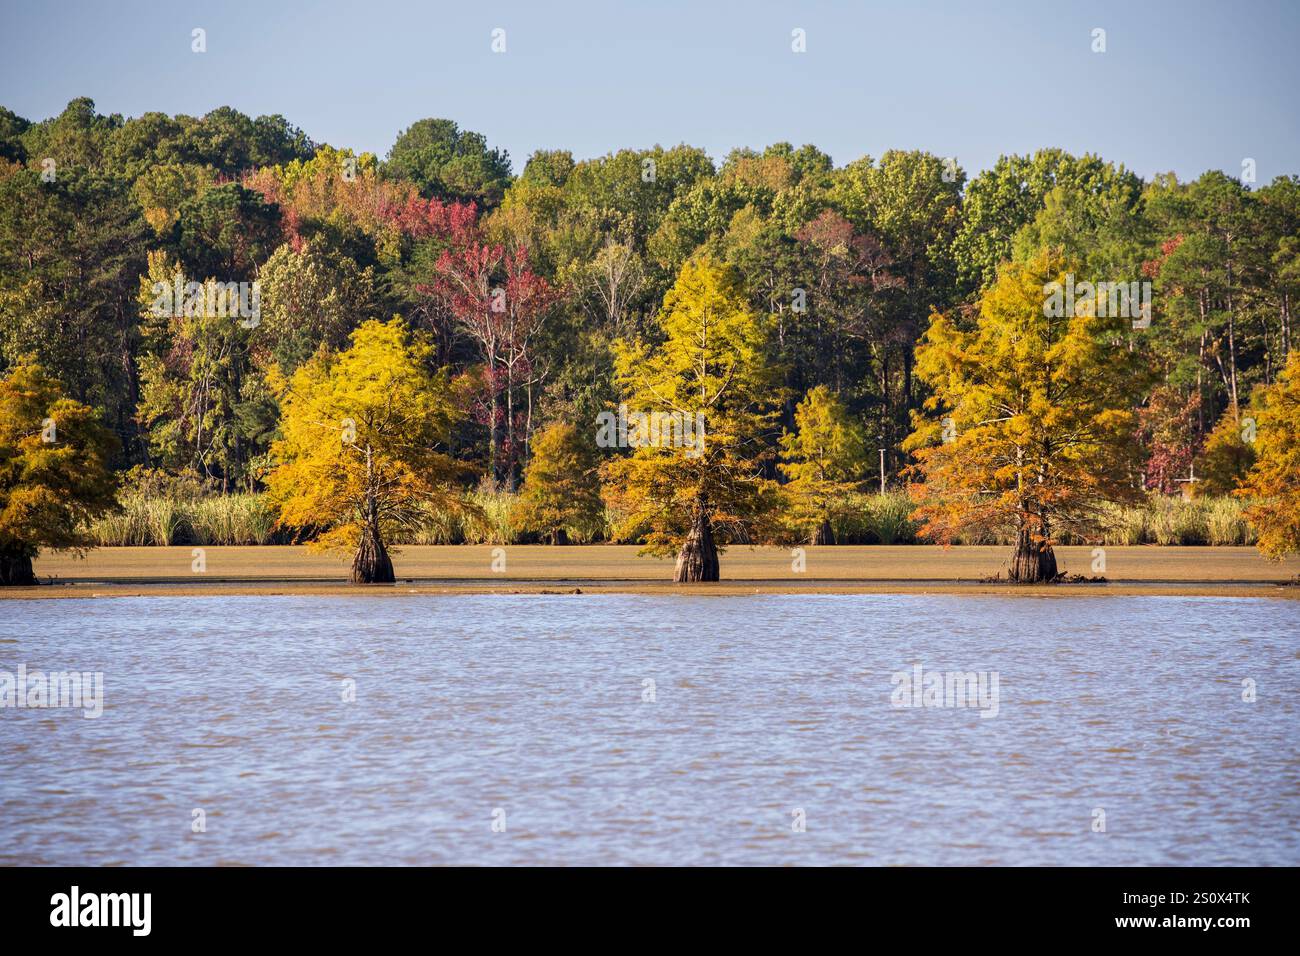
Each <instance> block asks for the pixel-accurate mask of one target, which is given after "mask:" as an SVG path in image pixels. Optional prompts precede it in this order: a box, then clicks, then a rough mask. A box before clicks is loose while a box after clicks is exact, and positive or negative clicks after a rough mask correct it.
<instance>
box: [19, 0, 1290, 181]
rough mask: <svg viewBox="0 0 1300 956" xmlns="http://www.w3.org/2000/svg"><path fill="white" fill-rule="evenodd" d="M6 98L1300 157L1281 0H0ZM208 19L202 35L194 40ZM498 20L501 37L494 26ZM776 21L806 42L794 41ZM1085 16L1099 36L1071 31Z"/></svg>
mask: <svg viewBox="0 0 1300 956" xmlns="http://www.w3.org/2000/svg"><path fill="white" fill-rule="evenodd" d="M0 11H2V12H0V104H3V105H5V106H7V107H9V108H10V109H12V110H14V111H15V112H17V113H18V114H20V115H22V116H25V117H27V118H28V119H33V120H35V119H42V118H45V117H47V116H51V115H54V114H57V113H58V112H60V111H61V110H62V108H63V107H64V105H65V104H66V103H67V101H68V100H70V99H72V98H73V97H76V96H89V97H91V98H92V99H94V100H95V103H96V105H97V107H98V108H99V110H100V112H105V113H107V112H117V113H122V114H125V115H129V116H134V115H138V114H140V113H142V112H144V111H146V110H162V111H165V112H168V113H190V114H194V115H201V114H202V113H204V112H206V111H207V110H209V109H212V108H213V107H216V106H221V105H230V106H233V107H235V108H237V109H239V110H242V111H244V112H246V113H248V114H250V115H258V114H261V113H282V114H284V115H285V116H286V117H287V118H288V119H289V120H290V121H291V122H293V123H295V124H296V125H298V126H300V127H302V128H303V129H304V130H305V131H306V132H307V134H308V135H309V136H311V137H312V138H313V139H315V140H317V141H320V142H328V143H331V144H334V145H336V146H352V147H353V148H356V149H359V150H369V151H372V152H376V153H378V154H379V155H381V156H382V155H384V154H385V153H386V152H387V150H388V147H389V145H390V144H391V143H392V141H393V139H394V137H395V136H396V134H397V133H398V131H399V130H401V129H403V128H404V127H406V126H407V125H409V124H410V123H411V122H412V121H414V120H416V119H419V118H421V117H425V116H438V117H447V118H450V119H453V120H455V121H456V122H457V123H459V124H460V125H461V126H462V127H465V128H468V129H473V130H478V131H480V132H482V133H484V134H485V135H486V136H487V138H488V140H489V142H491V143H492V144H493V145H495V146H502V147H505V148H506V149H508V150H509V151H510V155H511V158H512V159H513V160H514V164H515V169H516V171H518V170H520V169H522V168H523V164H524V161H525V160H526V158H527V157H528V155H529V153H531V152H532V151H533V150H534V149H538V148H556V147H560V148H567V149H571V150H572V151H573V153H574V155H575V156H576V157H578V158H585V157H590V156H597V155H601V154H604V153H606V152H609V151H611V150H615V149H618V148H620V147H627V146H651V145H653V144H655V143H660V144H662V145H664V146H670V145H673V144H676V143H680V142H686V143H690V144H693V145H697V146H702V147H704V148H705V149H707V150H708V151H709V153H710V154H711V155H712V156H713V157H714V158H715V159H721V158H722V157H723V156H725V154H726V153H727V151H729V150H730V149H731V148H732V147H735V146H753V147H762V146H764V145H766V144H768V143H772V142H778V141H781V140H787V141H790V142H792V143H794V144H795V145H799V144H801V143H804V142H811V143H814V144H816V145H817V146H819V147H821V148H822V149H824V150H825V151H827V152H828V153H830V154H831V156H832V157H833V158H834V159H835V162H836V164H837V165H842V164H843V163H845V162H848V161H850V160H852V159H855V158H857V157H859V156H862V155H864V154H870V155H873V156H879V155H880V154H881V153H882V152H883V151H884V150H886V149H889V148H903V149H912V148H920V149H927V150H930V151H932V152H934V153H936V154H938V155H942V156H949V155H954V156H956V157H957V159H958V161H959V162H960V163H961V164H962V166H963V167H964V168H966V169H967V170H968V171H975V170H979V169H982V168H985V167H987V166H989V165H991V164H992V162H993V161H994V160H995V159H996V158H997V156H998V155H999V154H1001V153H1011V152H1028V151H1032V150H1034V149H1036V148H1038V147H1041V146H1060V147H1062V148H1064V149H1067V150H1070V151H1071V152H1076V153H1082V152H1085V151H1090V152H1095V153H1100V154H1101V155H1102V156H1104V157H1106V158H1107V159H1112V160H1115V161H1117V162H1123V163H1125V164H1127V165H1128V166H1129V167H1130V168H1131V169H1134V170H1136V171H1137V172H1138V173H1140V174H1142V175H1144V176H1149V175H1151V174H1152V173H1154V172H1158V171H1163V170H1170V169H1172V170H1174V171H1176V172H1177V173H1178V174H1179V175H1180V176H1184V177H1186V176H1196V175H1199V174H1200V173H1201V172H1203V171H1204V170H1206V169H1208V168H1220V169H1224V170H1226V171H1228V172H1229V173H1231V174H1232V175H1237V174H1239V172H1240V168H1241V161H1242V158H1243V157H1247V156H1249V157H1253V158H1254V159H1255V160H1256V161H1257V163H1258V181H1259V182H1260V183H1261V184H1263V183H1266V182H1268V181H1269V180H1270V179H1272V178H1273V177H1274V176H1275V175H1278V174H1282V173H1300V102H1298V100H1297V95H1298V94H1300V56H1298V55H1297V49H1296V47H1297V43H1298V41H1300V2H1296V0H1249V2H1246V0H1237V2H1214V3H1211V2H1194V0H1191V2H1167V0H1127V2H1053V0H1040V2H1037V3H1031V2H994V0H986V2H979V0H969V2H959V0H950V2H938V0H914V2H903V0H898V2H887V3H886V2H856V3H850V2H842V3H825V2H823V3H817V2H794V0H786V2H769V0H736V2H709V0H694V2H685V0H682V2H678V0H670V2H659V3H651V2H640V3H636V2H632V0H593V2H585V0H584V2H571V3H566V2H563V0H552V2H543V0H526V2H495V3H492V2H482V0H463V2H458V3H444V2H437V0H433V2H430V0H423V2H418V0H348V2H318V3H307V2H294V3H277V2H274V0H258V2H242V0H241V2H230V3H214V2H208V3H186V2H174V0H173V2H153V0H126V2H103V0H100V2H59V0H48V2H42V0H0ZM194 27H203V28H205V29H206V30H207V42H208V51H207V52H206V53H204V54H201V55H200V54H195V53H192V52H191V50H190V31H191V29H192V28H194ZM496 27H501V28H504V29H505V30H506V44H507V52H506V53H505V54H494V53H492V51H491V49H490V44H491V31H492V30H493V28H496ZM795 27H800V28H802V29H804V30H806V31H807V47H808V50H807V53H805V54H801V55H800V54H794V53H792V52H791V50H790V43H791V38H790V33H791V30H792V29H794V28H795ZM1094 27H1102V28H1104V29H1105V30H1106V31H1107V35H1106V40H1107V51H1106V52H1105V53H1102V54H1095V53H1093V52H1092V51H1091V44H1092V38H1091V32H1092V30H1093V28H1094Z"/></svg>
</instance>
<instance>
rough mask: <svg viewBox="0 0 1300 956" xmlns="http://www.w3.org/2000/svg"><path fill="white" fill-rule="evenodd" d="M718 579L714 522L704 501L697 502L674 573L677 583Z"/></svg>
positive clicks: (674, 580) (674, 579)
mask: <svg viewBox="0 0 1300 956" xmlns="http://www.w3.org/2000/svg"><path fill="white" fill-rule="evenodd" d="M716 580H718V549H717V546H716V545H715V544H714V543H713V524H712V522H711V521H710V520H709V513H708V510H707V509H706V508H705V506H704V503H703V502H700V501H697V502H696V503H695V517H694V519H693V521H692V523H691V530H690V533H689V534H687V535H686V540H685V541H684V542H682V550H681V553H679V554H678V555H677V570H676V572H675V573H674V574H673V582H674V583H676V584H691V583H694V582H697V581H716Z"/></svg>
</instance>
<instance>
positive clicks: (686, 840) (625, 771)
mask: <svg viewBox="0 0 1300 956" xmlns="http://www.w3.org/2000/svg"><path fill="white" fill-rule="evenodd" d="M0 609H2V610H3V619H4V620H3V623H2V624H0V681H2V680H3V675H4V673H5V672H8V673H9V674H12V675H15V681H16V675H17V671H18V668H19V666H20V665H22V666H24V667H25V668H26V670H27V672H28V678H29V679H33V678H32V673H33V672H35V671H46V672H48V671H72V670H76V671H85V672H102V674H103V695H104V700H103V713H102V716H100V717H99V718H97V719H88V718H86V717H84V716H83V711H82V710H78V709H74V708H61V709H38V708H16V707H15V708H5V709H0V758H2V759H3V770H2V771H0V863H49V864H109V863H121V864H218V863H221V864H429V863H433V864H441V863H447V864H508V863H522V864H1009V865H1021V864H1089V865H1094V864H1095V865H1132V864H1175V865H1177V864H1211V865H1271V864H1277V865H1282V864H1285V865H1297V864H1300V762H1298V759H1297V746H1298V744H1300V613H1298V612H1300V605H1297V604H1295V603H1293V602H1291V601H1283V600H1265V599H1246V598H1230V599H1224V598H1187V597H1109V598H1077V599H1076V598H1003V597H996V596H994V597H987V596H921V595H892V596H891V595H863V596H838V595H836V596H802V595H773V596H746V597H699V598H691V597H659V596H619V595H558V596H539V595H517V596H515V595H511V596H507V595H485V596H463V595H462V596H449V597H442V596H419V597H409V598H407V597H390V598H375V597H369V598H367V597H299V598H290V597H265V598H263V597H220V598H202V597H197V598H196V597H181V598H166V597H161V598H157V597H150V598H121V599H111V600H47V601H6V602H3V603H0ZM917 664H919V665H920V667H921V678H922V679H921V685H922V687H924V686H925V684H926V680H927V678H926V675H928V674H931V673H939V674H940V676H941V677H942V676H943V673H944V672H949V671H951V672H961V673H963V674H964V673H967V672H975V674H976V677H977V678H978V679H982V680H983V681H984V684H983V687H984V690H985V696H984V697H983V698H979V697H975V698H974V699H973V700H971V699H966V700H963V699H962V697H961V691H962V686H961V685H960V682H958V684H954V685H952V687H953V699H952V703H954V704H956V703H959V702H965V703H968V704H971V706H966V707H958V706H907V707H902V706H896V705H898V704H901V703H907V704H909V705H910V704H914V703H918V702H919V703H921V704H922V705H924V703H925V697H924V696H922V695H920V694H918V695H917V696H915V697H913V696H912V693H911V692H910V691H909V690H908V689H907V685H906V684H904V683H903V681H902V678H901V677H899V676H896V675H903V674H905V675H907V677H908V679H909V680H910V679H911V678H912V677H913V676H914V675H915V674H916V671H915V670H914V667H915V665H917ZM981 672H983V673H982V674H981ZM994 678H996V684H994ZM1243 681H1253V682H1254V684H1253V688H1254V694H1255V697H1256V699H1255V700H1254V701H1253V702H1250V701H1247V700H1243V695H1245V696H1250V685H1249V684H1243ZM349 682H355V683H354V684H352V683H349ZM648 682H653V683H648ZM972 686H974V685H972ZM352 687H355V700H345V697H350V696H351V694H350V693H349V691H350V689H351V688H352ZM995 688H996V697H994V695H993V692H994V689H995ZM933 702H934V699H933V698H931V703H933ZM939 702H940V703H942V704H945V705H946V704H947V703H948V700H946V699H945V698H944V696H943V695H939ZM995 704H996V714H994V709H995V707H994V705H995ZM985 715H987V716H985ZM195 811H202V815H201V823H202V825H203V826H204V827H206V832H194V829H195V828H196V827H197V826H198V825H199V821H200V816H199V815H197V814H196V812H195ZM1102 813H1104V818H1103V816H1101V814H1102ZM1103 821H1104V826H1105V832H1094V828H1099V827H1100V825H1101V823H1102V822H1103ZM801 823H802V826H803V829H802V832H800V825H801ZM494 827H495V828H494Z"/></svg>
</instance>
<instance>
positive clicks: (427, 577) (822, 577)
mask: <svg viewBox="0 0 1300 956" xmlns="http://www.w3.org/2000/svg"><path fill="white" fill-rule="evenodd" d="M637 551H638V548H637V547H635V546H632V545H589V546H571V547H550V546H545V545H509V546H499V547H494V546H491V545H447V546H432V545H420V546H408V547H403V548H400V549H397V551H396V552H395V553H394V555H393V564H394V567H395V570H396V573H397V583H396V585H379V586H364V587H359V586H355V585H349V584H348V583H347V574H348V563H349V562H348V558H347V557H346V556H344V555H333V554H321V553H313V552H310V551H308V550H307V549H306V548H305V547H301V546H262V547H217V546H209V547H203V548H197V549H196V548H192V547H189V546H179V547H167V548H97V549H94V550H92V551H89V552H87V553H86V554H85V555H84V556H83V557H76V556H75V555H72V554H66V553H65V554H42V555H41V556H40V557H39V558H37V560H36V561H35V569H36V574H37V576H38V577H39V578H40V579H41V580H42V582H46V581H49V582H51V584H52V585H53V586H41V587H36V588H9V589H5V590H4V591H2V592H0V597H10V598H19V597H23V598H32V597H87V596H91V595H93V596H118V595H120V596H126V595H136V594H170V595H185V594H241V593H248V594H273V593H286V594H307V593H344V594H356V593H376V594H382V593H402V594H407V593H411V591H412V590H414V591H417V592H429V593H482V592H506V593H520V592H523V593H545V592H547V591H551V592H556V591H560V592H567V593H572V592H573V591H575V590H581V591H582V592H583V593H589V592H620V593H629V592H654V593H663V592H668V593H671V592H675V591H680V592H689V593H692V594H701V593H737V592H742V593H743V592H750V593H753V592H755V591H757V592H761V593H789V592H793V593H891V592H897V593H906V592H913V591H922V592H928V593H936V592H940V591H954V592H960V593H998V594H1007V593H1026V594H1034V595H1045V594H1070V595H1072V596H1077V595H1080V594H1098V595H1104V594H1135V593H1155V594H1170V595H1174V594H1178V595H1188V594H1205V595H1216V596H1222V595H1240V596H1261V595H1268V596H1278V597H1300V587H1294V586H1289V585H1290V582H1292V581H1293V579H1295V578H1296V576H1297V575H1300V557H1292V558H1289V559H1288V560H1286V561H1283V562H1280V563H1277V562H1270V561H1268V560H1266V559H1265V558H1263V557H1262V556H1261V555H1260V554H1259V553H1258V552H1257V551H1256V550H1255V549H1254V548H1234V547H1156V546H1145V547H1107V548H1105V549H1104V555H1103V554H1101V553H1098V552H1097V551H1096V550H1095V549H1093V548H1089V547H1062V548H1058V549H1057V560H1058V563H1059V565H1060V567H1061V569H1062V570H1063V571H1065V572H1067V573H1069V574H1071V575H1074V574H1078V575H1083V576H1084V577H1087V578H1093V577H1104V578H1105V579H1106V580H1105V582H1104V583H1100V582H1096V583H1094V582H1088V583H1077V584H1065V585H1035V586H1028V587H1015V586H1012V585H1008V584H1001V583H995V582H989V581H988V580H987V579H988V578H989V577H991V576H993V575H995V574H997V573H998V572H999V571H1003V572H1004V569H1005V567H1006V565H1007V562H1008V560H1009V558H1010V555H1011V549H1010V548H1006V547H997V546H988V547H985V546H961V547H953V548H948V549H946V550H945V549H943V548H941V547H937V546H932V545H871V546H858V545H844V546H822V547H814V546H809V547H805V548H802V549H799V550H798V551H795V550H792V549H780V548H749V547H735V548H732V549H730V550H728V551H727V552H726V553H725V554H724V555H723V556H722V578H723V580H722V581H721V582H719V583H717V584H705V585H690V586H682V585H673V584H672V571H673V562H672V560H671V559H665V558H654V557H648V556H640V555H638V554H637ZM1004 573H1005V572H1004Z"/></svg>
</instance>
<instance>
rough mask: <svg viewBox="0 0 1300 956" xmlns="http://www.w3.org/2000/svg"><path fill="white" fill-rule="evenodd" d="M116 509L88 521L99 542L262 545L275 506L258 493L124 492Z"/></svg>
mask: <svg viewBox="0 0 1300 956" xmlns="http://www.w3.org/2000/svg"><path fill="white" fill-rule="evenodd" d="M119 503H120V504H121V509H120V510H118V511H115V512H113V513H112V514H109V515H105V516H104V517H102V518H100V519H99V520H98V521H96V522H94V523H93V524H92V525H91V526H90V527H89V528H88V529H87V533H88V535H89V537H90V540H91V541H92V542H94V543H95V544H97V545H99V546H100V547H114V546H128V547H130V546H135V547H149V546H155V547H156V546H163V545H172V544H201V545H220V544H268V543H270V541H271V539H272V534H273V532H274V530H275V511H274V509H273V508H272V507H271V505H270V504H269V503H268V502H267V501H266V497H265V496H264V495H250V494H241V495H221V496H217V497H212V498H171V497H156V496H147V495H143V494H127V495H124V496H123V497H122V498H121V499H120V502H119Z"/></svg>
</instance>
